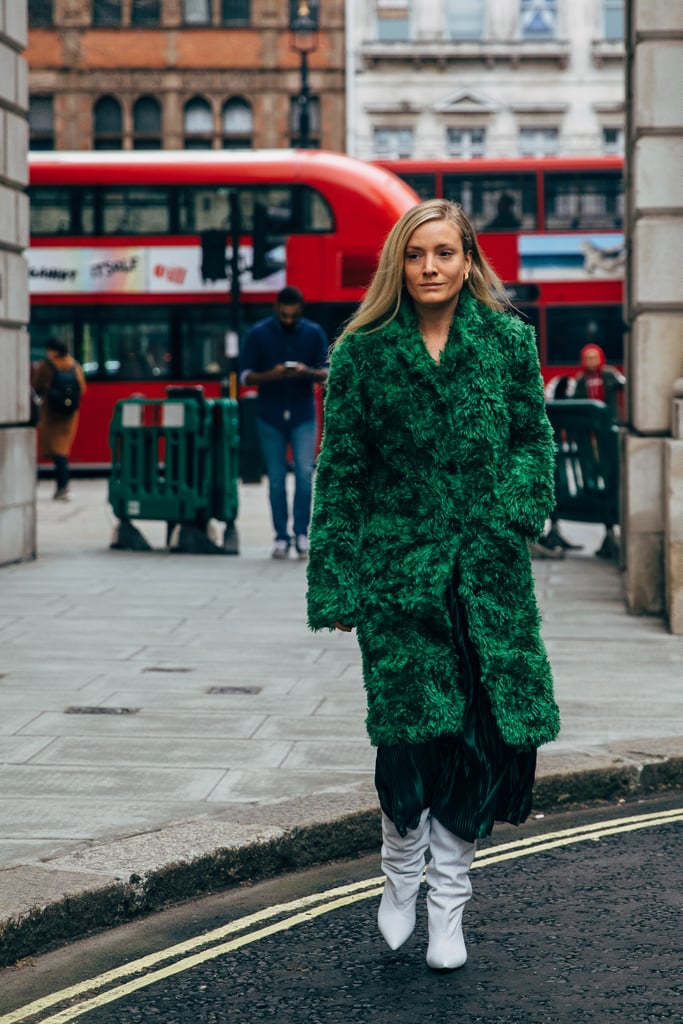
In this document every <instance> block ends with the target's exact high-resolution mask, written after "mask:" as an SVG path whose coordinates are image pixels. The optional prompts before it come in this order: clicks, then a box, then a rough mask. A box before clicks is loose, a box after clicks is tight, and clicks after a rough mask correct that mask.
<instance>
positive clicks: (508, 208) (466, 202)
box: [443, 174, 538, 231]
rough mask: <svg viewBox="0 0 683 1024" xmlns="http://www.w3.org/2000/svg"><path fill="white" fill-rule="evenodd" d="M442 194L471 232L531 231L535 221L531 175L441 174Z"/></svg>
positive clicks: (534, 201)
mask: <svg viewBox="0 0 683 1024" xmlns="http://www.w3.org/2000/svg"><path fill="white" fill-rule="evenodd" d="M443 194H444V197H445V198H446V199H451V200H453V202H456V203H460V205H461V206H462V208H463V210H464V211H465V213H466V214H467V216H468V217H469V219H470V220H471V221H472V224H473V226H474V229H475V231H533V230H535V228H536V226H537V223H538V218H537V216H536V181H535V178H534V175H533V174H496V175H484V174H444V176H443Z"/></svg>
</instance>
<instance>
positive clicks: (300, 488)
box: [258, 419, 316, 544]
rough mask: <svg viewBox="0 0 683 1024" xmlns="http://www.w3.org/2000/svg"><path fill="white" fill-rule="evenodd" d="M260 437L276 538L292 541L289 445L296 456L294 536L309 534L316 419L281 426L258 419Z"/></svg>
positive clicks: (293, 510) (293, 512) (294, 456)
mask: <svg viewBox="0 0 683 1024" xmlns="http://www.w3.org/2000/svg"><path fill="white" fill-rule="evenodd" d="M258 432H259V439H260V441H261V451H262V453H263V461H264V462H265V464H266V473H267V474H268V488H269V497H270V511H271V514H272V517H273V528H274V530H275V539H276V540H284V541H287V543H288V544H289V542H290V539H291V538H290V535H289V531H288V529H287V524H288V522H289V511H288V506H287V445H288V444H289V445H291V447H292V456H293V459H294V508H293V509H292V518H293V526H294V535H295V537H298V536H300V535H301V534H304V535H306V534H308V524H309V522H310V519H311V493H312V489H313V462H314V458H315V439H316V422H315V420H307V421H306V422H305V423H300V424H299V425H298V426H296V427H291V428H289V429H286V430H280V429H279V428H278V427H274V426H272V424H270V423H266V421H265V420H262V419H259V420H258Z"/></svg>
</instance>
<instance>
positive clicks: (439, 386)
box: [308, 290, 559, 748]
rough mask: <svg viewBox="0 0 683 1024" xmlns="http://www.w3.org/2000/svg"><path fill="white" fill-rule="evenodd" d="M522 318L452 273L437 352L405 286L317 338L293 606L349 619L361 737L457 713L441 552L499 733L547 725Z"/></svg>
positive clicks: (542, 434) (539, 519)
mask: <svg viewBox="0 0 683 1024" xmlns="http://www.w3.org/2000/svg"><path fill="white" fill-rule="evenodd" d="M553 473H554V444H553V436H552V431H551V429H550V426H549V423H548V420H547V418H546V412H545V401H544V396H543V385H542V381H541V375H540V371H539V365H538V356H537V352H536V344H535V340H534V334H533V330H532V329H531V328H530V327H528V326H526V325H524V324H523V323H522V322H521V321H520V320H518V319H517V318H515V317H512V316H510V315H508V314H505V313H498V312H496V311H494V310H492V309H490V308H489V307H487V306H484V305H483V304H481V303H479V302H478V301H477V300H476V299H475V298H474V297H473V296H472V295H471V294H470V293H469V292H468V291H465V290H463V291H462V292H461V295H460V300H459V302H458V308H457V312H456V316H455V317H454V319H453V323H452V325H451V331H450V336H449V339H448V342H447V344H446V347H445V349H444V352H443V354H442V358H441V362H440V363H437V362H435V361H434V360H433V359H432V358H431V356H430V355H429V353H428V351H427V349H426V347H425V345H424V342H423V340H422V337H421V335H420V333H419V331H418V328H417V322H416V319H415V315H414V313H413V310H412V305H411V303H410V301H409V300H404V302H403V305H402V307H401V311H400V313H399V316H398V317H397V318H396V319H395V320H394V321H393V322H392V323H391V324H389V326H387V327H386V328H384V329H382V330H381V331H378V332H376V333H374V334H369V335H363V334H356V335H350V336H347V337H346V338H345V339H344V341H343V342H342V343H341V344H339V345H337V346H336V348H335V349H334V351H333V354H332V359H331V367H330V375H329V381H328V392H327V397H326V401H325V431H324V438H323V446H322V451H321V453H320V458H319V461H318V469H317V473H316V483H315V495H314V505H313V519H312V523H311V535H310V545H311V547H310V556H309V564H308V621H309V625H310V627H311V628H312V629H324V628H326V627H328V628H331V627H333V624H334V623H335V622H336V621H339V622H343V623H345V624H346V625H349V626H355V627H356V631H357V636H358V642H359V645H360V648H361V654H362V659H363V675H364V681H365V688H366V691H367V707H368V713H367V720H366V724H367V729H368V734H369V736H370V740H371V742H372V743H373V744H379V743H383V744H392V743H396V742H398V741H401V740H405V741H407V742H409V743H421V742H423V741H425V740H428V739H431V738H434V737H436V736H441V735H445V734H457V733H458V732H460V731H461V730H462V726H463V712H464V699H463V695H462V692H461V689H460V686H459V666H458V656H457V650H456V648H455V646H454V644H453V641H452V635H451V624H450V618H449V613H448V608H447V590H448V585H449V583H450V581H451V579H452V576H453V572H454V570H455V571H456V572H457V574H458V578H459V582H460V585H459V593H460V596H461V598H462V600H463V602H464V605H465V609H466V612H467V618H468V627H469V632H470V636H471V639H472V642H473V643H474V645H475V647H476V649H477V652H478V655H479V659H480V662H481V670H482V681H483V685H484V686H485V687H486V690H487V692H488V695H489V697H490V700H491V706H492V709H493V714H494V716H495V719H496V721H497V723H498V726H499V729H500V733H501V735H502V737H503V739H504V740H505V741H506V742H507V743H509V744H511V745H513V746H515V747H519V748H530V747H537V746H540V745H541V744H542V743H546V742H548V741H549V740H552V739H553V738H554V737H555V736H556V735H557V732H558V730H559V714H558V710H557V707H556V705H555V702H554V699H553V692H552V676H551V672H550V666H549V664H548V659H547V656H546V653H545V649H544V647H543V642H542V640H541V637H540V620H539V614H538V609H537V606H536V600H535V594H534V581H533V576H532V571H531V561H530V556H529V551H528V546H527V537H535V536H537V535H538V534H539V533H540V532H541V531H542V529H543V526H544V522H545V520H546V518H547V516H548V515H549V514H550V512H551V510H552V508H553V504H554V502H553Z"/></svg>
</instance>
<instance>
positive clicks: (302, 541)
mask: <svg viewBox="0 0 683 1024" xmlns="http://www.w3.org/2000/svg"><path fill="white" fill-rule="evenodd" d="M296 550H297V551H298V552H299V558H308V537H307V536H306V534H305V533H300V534H299V536H298V537H297V538H296Z"/></svg>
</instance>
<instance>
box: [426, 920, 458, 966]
mask: <svg viewBox="0 0 683 1024" xmlns="http://www.w3.org/2000/svg"><path fill="white" fill-rule="evenodd" d="M466 962H467V949H466V947H465V939H464V937H463V934H462V928H457V929H455V930H454V931H453V932H451V933H443V934H438V933H433V932H431V931H430V935H429V946H428V947H427V966H428V967H431V969H432V970H433V971H457V969H458V968H459V967H462V966H463V965H464V964H465V963H466Z"/></svg>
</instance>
